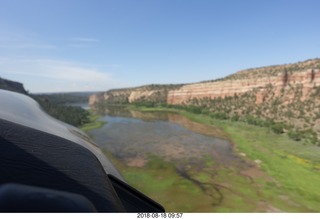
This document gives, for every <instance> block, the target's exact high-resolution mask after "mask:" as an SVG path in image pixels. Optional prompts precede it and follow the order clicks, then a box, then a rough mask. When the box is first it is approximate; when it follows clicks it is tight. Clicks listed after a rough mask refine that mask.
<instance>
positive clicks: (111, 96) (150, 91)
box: [89, 85, 181, 106]
mask: <svg viewBox="0 0 320 219" xmlns="http://www.w3.org/2000/svg"><path fill="white" fill-rule="evenodd" d="M179 87H181V85H147V86H141V87H136V88H128V89H114V90H109V91H107V92H105V93H97V94H94V95H91V96H90V98H89V105H90V106H94V104H96V103H107V104H126V103H146V102H148V103H158V104H159V103H164V104H166V103H167V97H168V93H169V92H170V91H171V90H174V89H177V88H179Z"/></svg>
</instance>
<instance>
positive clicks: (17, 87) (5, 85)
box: [0, 78, 27, 94]
mask: <svg viewBox="0 0 320 219" xmlns="http://www.w3.org/2000/svg"><path fill="white" fill-rule="evenodd" d="M0 89H3V90H9V91H14V92H18V93H22V94H27V91H26V90H25V89H24V87H23V84H21V83H19V82H15V81H10V80H7V79H3V78H0Z"/></svg>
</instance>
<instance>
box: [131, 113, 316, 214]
mask: <svg viewBox="0 0 320 219" xmlns="http://www.w3.org/2000/svg"><path fill="white" fill-rule="evenodd" d="M135 109H136V110H137V109H138V110H140V111H168V110H169V111H174V112H176V113H179V114H182V115H184V116H185V117H187V118H189V119H190V120H193V121H195V122H199V123H203V124H210V125H213V126H216V127H219V128H221V129H222V130H223V131H224V132H225V133H226V134H227V138H228V139H229V140H230V141H231V142H232V143H233V145H234V150H235V152H236V153H238V154H240V156H242V157H243V158H244V159H246V160H248V162H252V163H253V164H255V165H258V166H259V167H260V169H261V170H262V172H264V173H266V176H261V175H260V176H255V175H254V173H250V172H249V173H246V174H248V176H249V177H251V178H252V180H254V181H255V183H256V184H255V186H258V187H260V189H259V192H260V193H261V194H253V193H254V191H250V189H249V190H248V188H243V189H244V190H246V192H247V198H248V199H250V198H252V201H253V202H254V201H259V202H260V204H261V206H262V207H261V209H248V208H247V206H243V207H236V208H234V209H232V207H234V206H230V208H228V207H226V208H216V209H215V210H216V211H227V212H229V211H231V212H234V211H236V212H237V211H239V212H242V211H251V210H255V211H272V212H275V211H279V212H282V211H283V212H320V206H319V203H320V187H319V186H318V182H320V147H318V146H314V145H312V144H311V143H307V142H303V141H300V142H297V141H294V140H292V139H290V138H289V137H288V136H287V135H285V134H282V135H281V134H275V133H273V132H272V131H271V130H270V129H268V128H264V127H257V126H253V125H249V124H246V123H242V122H231V121H226V120H217V119H212V118H210V117H208V116H205V115H196V114H192V113H189V112H185V111H182V110H175V109H166V108H144V107H140V108H135ZM129 175H130V174H129ZM230 180H233V179H230ZM234 180H237V179H234ZM234 185H235V184H234ZM239 185H240V184H239ZM237 190H238V191H241V188H238V189H237ZM258 199H259V200H258ZM263 199H265V200H263ZM238 201H239V204H240V203H241V200H238ZM266 203H269V204H266ZM270 203H271V204H270ZM263 205H269V206H264V207H263ZM239 206H241V204H240V205H239Z"/></svg>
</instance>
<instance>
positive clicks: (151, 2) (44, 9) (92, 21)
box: [0, 0, 320, 93]
mask: <svg viewBox="0 0 320 219" xmlns="http://www.w3.org/2000/svg"><path fill="white" fill-rule="evenodd" d="M319 9H320V1H319V0H52V1H49V0H0V77H2V78H6V79H10V80H15V81H19V82H21V83H23V84H24V86H25V88H26V89H27V90H29V91H30V92H31V93H43V92H69V91H106V90H109V89H114V88H123V87H134V86H140V85H145V84H180V83H191V82H198V81H204V80H213V79H217V78H222V77H225V76H227V75H230V74H233V73H235V72H237V71H239V70H243V69H246V68H253V67H262V66H268V65H275V64H286V63H294V62H298V61H304V60H307V59H312V58H319V57H320V28H319V27H320V26H319V22H320V13H319Z"/></svg>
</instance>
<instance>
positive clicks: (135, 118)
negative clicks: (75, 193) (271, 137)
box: [89, 107, 287, 212]
mask: <svg viewBox="0 0 320 219" xmlns="http://www.w3.org/2000/svg"><path fill="white" fill-rule="evenodd" d="M101 120H103V121H105V122H107V123H106V124H105V125H104V126H103V127H101V128H99V129H94V130H91V131H90V132H89V134H90V135H91V136H92V137H93V138H94V140H95V141H96V143H97V144H98V145H99V147H101V149H102V150H103V151H106V154H109V158H110V159H111V160H112V161H113V162H114V164H115V166H116V167H117V168H118V169H119V171H120V173H121V174H122V175H123V177H124V178H125V179H126V181H127V182H128V183H129V184H131V185H132V186H134V187H135V188H137V189H138V190H141V191H142V192H144V193H145V194H147V195H148V196H150V197H151V198H153V199H155V200H156V201H158V202H160V203H161V204H162V205H164V207H165V208H166V210H167V211H175V212H179V211H183V212H277V211H280V209H278V208H276V207H274V205H273V202H274V200H271V199H272V198H271V199H270V196H272V195H273V194H270V193H269V192H268V188H267V187H268V186H269V187H270V186H271V187H272V186H273V185H275V184H274V183H275V182H273V180H272V179H271V178H270V177H269V176H267V175H266V174H265V173H264V172H263V171H261V170H260V167H259V166H260V164H261V161H259V160H256V161H250V160H248V159H247V158H246V155H245V154H237V153H236V152H235V150H234V148H233V145H232V144H231V142H229V141H228V140H226V137H225V133H223V132H222V131H221V130H219V129H218V128H215V127H214V126H210V125H204V124H199V123H195V122H192V121H190V120H188V119H187V118H185V117H183V116H182V115H178V114H174V113H167V112H139V111H129V110H125V109H124V108H121V107H112V108H107V109H106V110H105V115H104V116H103V117H102V118H101ZM286 198H287V197H286V196H285V194H283V199H286ZM284 205H286V203H284Z"/></svg>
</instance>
